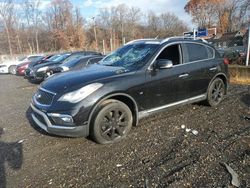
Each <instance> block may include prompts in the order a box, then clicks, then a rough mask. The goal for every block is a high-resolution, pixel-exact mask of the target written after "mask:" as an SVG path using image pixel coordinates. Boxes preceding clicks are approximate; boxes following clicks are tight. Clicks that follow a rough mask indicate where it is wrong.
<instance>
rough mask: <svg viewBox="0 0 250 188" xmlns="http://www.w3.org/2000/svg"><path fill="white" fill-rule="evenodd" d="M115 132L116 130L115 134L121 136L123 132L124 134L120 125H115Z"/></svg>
mask: <svg viewBox="0 0 250 188" xmlns="http://www.w3.org/2000/svg"><path fill="white" fill-rule="evenodd" d="M116 132H117V134H119V135H120V136H123V134H124V131H123V130H122V128H121V127H117V128H116Z"/></svg>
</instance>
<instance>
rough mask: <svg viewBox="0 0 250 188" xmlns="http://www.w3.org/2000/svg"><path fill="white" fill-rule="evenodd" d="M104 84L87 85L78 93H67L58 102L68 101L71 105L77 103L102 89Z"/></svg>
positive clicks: (77, 91)
mask: <svg viewBox="0 0 250 188" xmlns="http://www.w3.org/2000/svg"><path fill="white" fill-rule="evenodd" d="M102 86H103V84H101V83H93V84H89V85H86V86H84V87H82V88H81V89H78V90H76V91H73V92H70V93H66V94H65V95H63V96H61V97H60V98H59V99H58V101H68V102H71V103H77V102H79V101H81V100H83V99H84V98H86V97H87V96H89V95H90V94H91V93H93V92H95V91H96V90H98V89H99V88H101V87H102Z"/></svg>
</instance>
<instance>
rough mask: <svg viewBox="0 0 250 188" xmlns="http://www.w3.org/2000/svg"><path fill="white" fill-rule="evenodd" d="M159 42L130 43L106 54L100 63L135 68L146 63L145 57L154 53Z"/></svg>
mask: <svg viewBox="0 0 250 188" xmlns="http://www.w3.org/2000/svg"><path fill="white" fill-rule="evenodd" d="M158 47H159V44H151V43H149V44H147V43H143V44H130V45H126V46H123V47H122V48H119V49H118V50H116V51H114V52H113V53H111V54H110V55H108V56H106V57H105V58H104V59H102V60H101V61H100V63H99V64H101V65H105V66H115V67H124V68H126V69H133V68H138V67H141V66H143V65H144V64H145V59H146V58H147V57H149V56H150V55H151V54H152V53H154V52H155V51H156V50H157V49H158Z"/></svg>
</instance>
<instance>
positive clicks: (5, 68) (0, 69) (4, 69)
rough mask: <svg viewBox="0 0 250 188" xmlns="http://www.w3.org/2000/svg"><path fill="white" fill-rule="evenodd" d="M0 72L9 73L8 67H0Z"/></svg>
mask: <svg viewBox="0 0 250 188" xmlns="http://www.w3.org/2000/svg"><path fill="white" fill-rule="evenodd" d="M0 73H3V74H6V73H9V69H8V67H7V66H3V67H0Z"/></svg>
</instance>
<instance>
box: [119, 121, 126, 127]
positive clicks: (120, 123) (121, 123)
mask: <svg viewBox="0 0 250 188" xmlns="http://www.w3.org/2000/svg"><path fill="white" fill-rule="evenodd" d="M118 125H119V127H126V126H127V122H126V121H123V122H119V123H118Z"/></svg>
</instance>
